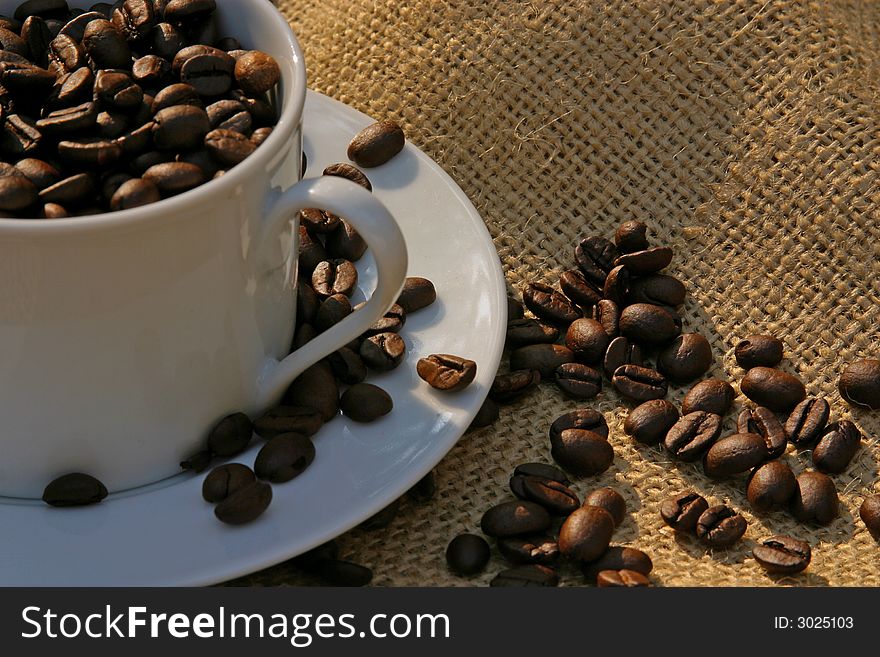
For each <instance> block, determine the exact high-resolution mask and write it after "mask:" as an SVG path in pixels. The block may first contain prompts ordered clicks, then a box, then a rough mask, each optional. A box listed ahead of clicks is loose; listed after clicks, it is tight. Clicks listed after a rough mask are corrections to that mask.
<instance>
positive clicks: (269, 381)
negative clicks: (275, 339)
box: [257, 176, 407, 407]
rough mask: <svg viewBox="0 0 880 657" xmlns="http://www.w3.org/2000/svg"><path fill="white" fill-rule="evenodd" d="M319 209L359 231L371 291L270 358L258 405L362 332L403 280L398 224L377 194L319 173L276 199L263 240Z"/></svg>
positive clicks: (404, 265)
mask: <svg viewBox="0 0 880 657" xmlns="http://www.w3.org/2000/svg"><path fill="white" fill-rule="evenodd" d="M306 208H321V209H322V210H327V211H329V212H332V213H333V214H336V215H339V216H341V217H345V219H346V221H348V222H349V223H351V224H352V226H354V227H355V229H356V230H357V231H358V232H359V233H360V234H361V236H362V237H363V238H364V240H365V241H366V243H367V246H368V247H369V248H370V249H371V250H372V253H373V257H374V259H375V261H376V272H377V278H378V281H377V283H376V290H375V291H374V292H373V295H372V296H371V297H370V299H369V300H368V301H367V303H366V305H364V306H363V307H362V308H361V309H359V310H357V311H356V312H353V313H352V314H350V315H349V316H348V317H346V318H345V319H343V320H342V321H341V322H339V323H338V324H336V325H334V326H332V327H330V328H329V329H328V330H327V331H324V332H323V333H321V334H320V335H318V336H317V337H315V338H314V339H312V340H310V341H309V343H308V344H307V345H306V346H304V347H302V348H300V349H297V350H296V351H294V352H293V353H292V354H290V355H289V356H287V357H286V358H284V359H283V360H280V361H278V360H272V361H270V362H269V363H268V364H267V365H266V366H265V367H264V368H263V371H262V373H261V376H260V381H259V382H258V396H257V401H258V403H259V405H260V406H263V407H264V406H268V405H269V404H272V403H274V401H275V400H277V399H278V398H279V397H280V396H281V395H282V394H283V393H284V391H285V390H286V389H287V387H288V386H289V385H290V384H291V383H292V382H293V380H294V379H295V378H296V377H298V376H299V375H300V374H302V372H303V371H304V370H306V369H307V368H308V367H310V366H311V365H314V364H315V363H317V362H318V361H319V360H321V359H322V358H324V357H326V356H328V355H330V354H331V353H333V352H334V351H336V350H337V349H339V348H340V347H342V346H343V345H345V344H346V343H348V342H350V341H351V340H353V339H354V338H356V337H357V336H359V335H360V334H361V333H363V332H364V331H366V330H367V329H368V328H369V327H370V326H371V325H372V324H373V323H374V322H375V321H376V320H377V319H379V318H380V317H381V316H382V315H384V314H385V313H386V312H387V311H388V309H389V308H390V307H391V306H392V305H393V304H394V302H395V301H396V300H397V297H398V295H399V294H400V290H401V289H402V288H403V283H404V280H405V278H406V268H407V251H406V242H405V241H404V239H403V234H402V233H401V232H400V228H399V227H398V226H397V222H395V221H394V218H393V217H392V216H391V214H390V213H389V212H388V210H386V209H385V206H384V205H382V204H381V203H380V202H379V201H378V200H376V198H375V197H374V196H373V195H372V194H371V193H370V192H368V191H367V190H365V189H364V188H362V187H360V186H359V185H356V184H355V183H353V182H351V181H348V180H345V179H343V178H339V177H333V176H322V177H320V178H314V179H310V180H302V181H300V182H299V183H297V184H296V185H294V186H293V187H291V188H290V189H289V190H287V191H286V192H284V193H282V194H281V196H280V197H279V198H278V199H276V200H275V201H274V202H273V203H272V205H271V207H270V208H269V210H268V213H267V214H268V216H267V220H266V223H265V224H264V232H263V238H264V239H263V241H265V239H266V237H267V236H269V235H278V234H279V233H280V232H281V230H282V228H283V225H284V223H285V222H288V221H290V217H291V216H294V214H295V213H298V212H299V211H300V210H304V209H306Z"/></svg>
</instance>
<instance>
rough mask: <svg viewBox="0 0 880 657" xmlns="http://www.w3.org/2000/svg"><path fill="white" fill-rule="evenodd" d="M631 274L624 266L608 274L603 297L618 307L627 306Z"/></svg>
mask: <svg viewBox="0 0 880 657" xmlns="http://www.w3.org/2000/svg"><path fill="white" fill-rule="evenodd" d="M629 285H630V274H629V270H628V269H627V268H626V267H624V266H622V265H621V266H618V267H615V268H614V269H612V270H611V271H610V272H608V277H607V278H606V279H605V286H604V287H603V288H602V295H603V296H604V297H605V298H606V299H610V300H611V301H613V302H614V303H616V304H617V305H618V306H623V305H626V299H627V296H628V295H629Z"/></svg>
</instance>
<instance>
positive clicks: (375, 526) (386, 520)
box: [358, 499, 400, 532]
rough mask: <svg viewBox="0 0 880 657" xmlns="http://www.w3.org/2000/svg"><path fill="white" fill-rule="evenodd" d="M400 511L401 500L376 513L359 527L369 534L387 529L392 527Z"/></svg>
mask: <svg viewBox="0 0 880 657" xmlns="http://www.w3.org/2000/svg"><path fill="white" fill-rule="evenodd" d="M399 511H400V500H399V499H397V500H394V501H393V502H392V503H391V504H389V505H388V506H386V507H385V508H384V509H382V510H381V511H379V512H378V513H375V514H373V515H372V516H370V517H369V518H367V519H366V520H364V521H363V522H362V523H361V524H360V525H358V528H359V529H362V530H364V531H368V532H374V531H377V530H379V529H385V528H386V527H388V526H389V525H391V523H392V522H394V519H395V518H396V517H397V514H398V512H399Z"/></svg>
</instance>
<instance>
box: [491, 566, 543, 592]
mask: <svg viewBox="0 0 880 657" xmlns="http://www.w3.org/2000/svg"><path fill="white" fill-rule="evenodd" d="M558 585H559V576H558V575H557V574H556V571H555V570H553V569H552V568H547V566H540V565H529V566H517V567H516V568H510V569H508V570H502V571H501V572H500V573H498V574H497V575H495V577H494V578H492V581H491V582H489V586H493V587H495V586H500V587H516V588H522V587H533V586H558Z"/></svg>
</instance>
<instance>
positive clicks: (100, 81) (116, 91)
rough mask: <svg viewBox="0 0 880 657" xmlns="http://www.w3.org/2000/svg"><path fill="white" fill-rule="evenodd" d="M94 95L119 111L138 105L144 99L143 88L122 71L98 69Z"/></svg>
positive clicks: (105, 104)
mask: <svg viewBox="0 0 880 657" xmlns="http://www.w3.org/2000/svg"><path fill="white" fill-rule="evenodd" d="M95 96H96V98H97V100H99V101H101V103H103V104H104V106H109V107H111V108H115V109H118V110H120V111H125V110H131V109H132V108H135V107H140V105H141V103H142V102H143V100H144V92H143V89H141V88H140V86H138V84H137V83H136V82H135V81H134V80H132V79H131V77H130V76H129V75H128V73H125V72H123V71H98V74H97V75H96V77H95Z"/></svg>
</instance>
